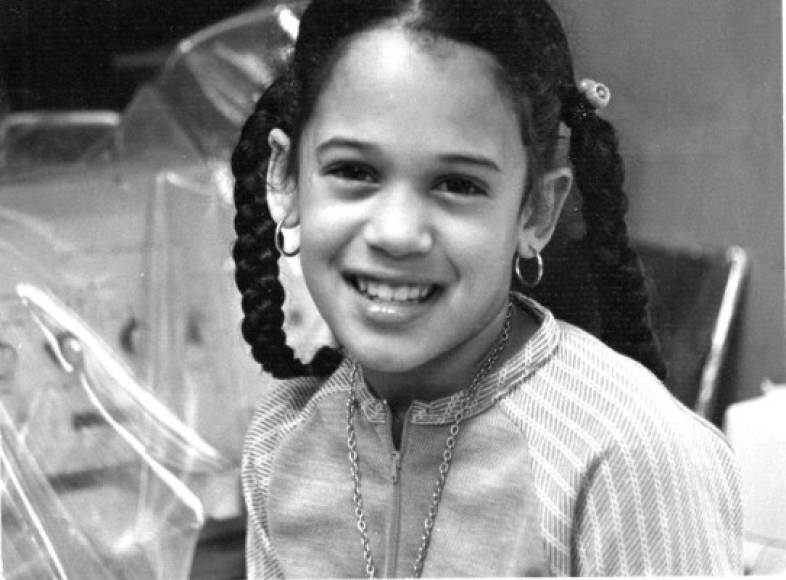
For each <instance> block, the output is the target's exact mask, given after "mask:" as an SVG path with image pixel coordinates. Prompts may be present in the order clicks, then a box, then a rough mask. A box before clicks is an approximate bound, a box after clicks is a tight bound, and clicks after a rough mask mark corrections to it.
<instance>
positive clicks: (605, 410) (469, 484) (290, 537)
mask: <svg viewBox="0 0 786 580" xmlns="http://www.w3.org/2000/svg"><path fill="white" fill-rule="evenodd" d="M518 300H519V305H520V306H521V307H524V308H529V309H530V310H531V311H533V312H534V313H535V315H536V316H537V317H538V318H540V319H541V325H540V328H539V330H538V331H537V332H536V334H535V335H534V336H533V337H532V338H531V339H530V340H529V341H528V342H527V343H526V345H525V346H524V347H523V348H522V349H521V351H520V352H518V353H516V354H515V355H514V356H512V357H511V358H509V359H508V360H507V361H506V362H505V364H504V365H502V366H501V367H500V368H499V369H497V370H496V371H495V372H493V373H491V374H490V375H488V376H487V377H486V378H485V379H484V380H483V381H482V383H481V385H480V389H479V391H478V397H477V400H476V402H475V404H474V405H473V406H472V408H471V410H470V412H469V416H468V418H467V419H466V420H465V422H464V423H463V425H462V430H461V433H460V435H459V439H458V444H457V446H456V450H455V455H454V459H453V463H452V466H451V468H450V472H449V476H448V480H447V484H446V486H445V489H444V492H443V496H442V501H441V502H440V505H439V512H438V515H437V518H436V525H435V528H434V532H433V535H432V538H431V545H430V547H429V550H428V555H427V557H426V560H425V566H424V568H423V576H426V577H427V576H432V577H434V576H453V577H456V576H486V577H487V576H526V575H535V574H537V575H543V574H554V575H563V576H565V575H573V576H580V575H601V576H613V575H645V574H646V575H650V574H663V575H684V574H700V575H714V574H725V575H728V574H741V573H742V564H741V525H742V522H741V513H740V495H739V494H740V491H739V483H738V477H737V472H736V466H735V462H734V458H733V456H732V452H731V450H730V448H729V447H728V445H727V444H726V442H725V440H724V439H723V436H722V435H721V434H720V433H719V432H718V431H717V430H715V429H714V428H713V427H712V426H711V425H709V424H708V423H707V422H705V421H703V420H702V419H700V418H699V417H698V416H696V415H694V414H693V413H692V412H691V411H689V410H688V409H686V408H684V407H683V406H682V405H681V404H680V403H679V402H677V401H676V399H674V398H673V397H672V396H671V395H670V394H669V393H668V392H667V391H666V389H665V387H664V386H663V385H662V384H661V383H660V382H659V381H658V380H657V379H656V378H655V377H654V376H653V375H652V374H651V373H650V372H649V371H648V370H646V369H645V368H644V367H642V366H641V365H639V364H638V363H636V362H634V361H632V360H630V359H628V358H626V357H624V356H621V355H619V354H617V353H616V352H614V351H612V350H611V349H609V348H608V347H606V346H605V345H603V344H602V343H601V342H599V341H598V340H596V339H595V338H593V337H592V336H590V335H589V334H587V333H585V332H584V331H582V330H580V329H578V328H576V327H573V326H571V325H568V324H565V323H562V322H558V321H556V320H555V319H554V318H553V316H552V315H551V313H550V312H548V311H547V310H545V309H543V308H542V307H541V306H539V305H538V304H537V303H535V302H533V301H531V300H528V299H524V298H519V299H518ZM350 378H351V371H350V364H349V363H348V362H347V361H345V362H344V363H343V364H342V365H341V367H339V369H338V370H337V371H336V372H335V373H334V374H333V375H332V376H331V377H330V378H328V379H327V380H316V379H298V380H291V381H285V382H281V383H280V384H279V385H278V388H277V389H276V390H275V392H274V393H273V394H272V396H271V397H270V398H269V399H268V400H267V401H265V402H264V403H262V404H261V405H260V407H259V408H258V410H257V412H256V415H255V417H254V420H253V422H252V425H251V428H250V430H249V433H248V436H247V440H246V445H245V449H244V457H243V486H244V493H245V498H246V502H247V507H248V512H249V519H248V537H247V565H248V574H249V578H252V579H255V578H269V577H303V576H308V577H315V576H318V577H362V576H365V575H366V574H365V572H364V569H365V563H364V560H363V549H362V546H361V541H360V534H359V532H358V530H357V528H356V518H355V514H354V504H353V500H352V489H353V485H352V477H351V473H350V463H349V459H348V457H347V451H348V450H347V429H346V423H347V419H346V413H347V410H346V409H347V398H348V393H349V389H350ZM358 399H359V401H360V410H359V412H357V413H355V428H356V432H357V441H358V453H359V457H360V459H359V462H360V473H361V492H362V496H363V502H364V509H365V511H366V517H367V521H368V535H369V537H370V541H371V553H372V555H373V558H374V562H375V565H376V569H377V576H378V577H381V576H409V575H411V574H412V563H413V561H414V559H415V556H416V554H417V547H418V545H419V543H420V538H421V536H422V533H423V522H424V519H425V517H426V512H427V510H428V506H429V503H430V500H431V494H432V490H433V487H434V482H435V481H436V479H437V470H438V468H439V464H440V462H441V461H442V450H443V447H444V444H445V439H446V437H447V431H448V427H449V425H450V423H451V422H452V419H453V413H454V406H455V404H456V403H457V400H458V395H453V396H452V397H447V398H444V399H440V400H437V401H433V402H431V403H423V402H417V401H416V402H414V403H413V404H412V405H411V407H410V409H409V411H408V412H407V417H406V421H405V425H404V427H403V432H402V441H401V446H400V449H399V450H396V449H395V448H394V446H393V443H392V437H391V424H390V421H391V413H390V410H389V409H388V408H387V406H386V405H385V404H384V403H383V402H382V401H379V400H377V399H376V398H375V397H374V396H373V395H372V394H371V393H370V392H369V390H368V389H367V387H366V386H365V384H362V381H361V384H360V385H359V390H358Z"/></svg>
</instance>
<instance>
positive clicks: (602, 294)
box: [565, 112, 666, 379]
mask: <svg viewBox="0 0 786 580" xmlns="http://www.w3.org/2000/svg"><path fill="white" fill-rule="evenodd" d="M565 117H566V121H568V122H570V121H572V120H573V119H570V116H569V115H566V116H565ZM570 124H571V125H573V126H572V127H571V129H572V131H571V139H570V153H569V155H570V160H571V162H572V163H573V167H574V171H575V175H576V183H577V185H578V188H579V190H580V191H581V194H582V198H583V200H584V201H583V207H584V219H585V222H586V227H587V233H586V242H587V246H588V248H587V256H588V258H589V262H590V267H591V270H592V274H593V278H594V280H595V285H596V287H597V294H598V295H597V299H598V310H599V314H600V320H601V331H600V332H601V339H602V340H603V341H604V342H606V343H607V344H608V345H609V346H611V347H612V348H614V349H616V350H617V351H619V352H621V353H622V354H625V355H627V356H630V357H632V358H634V359H636V360H638V361H639V362H641V363H642V364H643V365H645V366H646V367H648V368H649V369H650V370H651V371H652V372H653V373H655V375H657V376H658V377H659V378H661V379H663V378H664V377H665V376H666V367H665V364H664V362H663V359H662V358H661V353H660V346H659V344H658V342H657V339H656V338H655V335H654V334H653V332H652V328H651V325H650V316H649V309H648V300H649V296H648V291H647V286H646V279H645V277H644V273H643V270H642V266H641V262H640V260H639V258H638V255H637V254H636V252H635V251H634V250H633V248H632V247H631V246H630V244H629V239H628V231H627V227H626V225H625V221H624V217H625V213H626V212H627V209H628V198H627V196H626V195H625V192H624V191H623V189H622V183H623V180H624V169H623V163H622V159H621V157H620V155H619V152H618V143H617V137H616V134H615V132H614V128H613V127H612V126H611V124H610V123H608V122H607V121H605V120H603V119H601V118H600V117H598V116H597V115H595V114H594V112H593V113H591V114H589V115H585V116H584V118H582V119H581V122H578V123H572V122H570Z"/></svg>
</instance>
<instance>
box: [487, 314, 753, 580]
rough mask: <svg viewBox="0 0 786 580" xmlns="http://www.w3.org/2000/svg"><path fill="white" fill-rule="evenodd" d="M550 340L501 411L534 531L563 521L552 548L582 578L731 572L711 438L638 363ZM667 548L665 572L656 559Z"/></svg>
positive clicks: (728, 484)
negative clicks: (534, 512) (538, 514)
mask: <svg viewBox="0 0 786 580" xmlns="http://www.w3.org/2000/svg"><path fill="white" fill-rule="evenodd" d="M557 334H558V339H557V340H556V346H555V347H554V348H553V350H552V351H551V352H550V355H549V357H548V358H547V359H545V360H544V361H543V362H542V363H541V364H540V365H539V366H538V367H537V369H536V370H535V371H534V372H532V373H531V374H530V375H528V376H526V377H519V381H520V384H518V385H517V386H516V388H515V389H514V390H512V391H511V393H510V396H509V397H508V398H507V399H506V400H504V401H503V402H502V405H503V407H506V408H507V411H508V415H509V416H511V417H515V418H516V420H517V422H518V423H519V428H520V429H521V431H522V433H523V434H524V435H525V437H526V439H527V442H528V445H529V448H530V455H531V457H532V463H533V470H534V474H535V481H536V486H537V489H538V490H539V496H540V497H541V499H542V500H543V502H544V505H545V506H547V507H544V510H545V511H546V512H547V515H548V517H545V519H544V522H545V523H544V524H543V525H545V526H546V527H548V526H550V525H551V524H549V522H551V521H552V520H553V519H554V517H553V516H554V514H555V513H556V514H557V517H558V518H562V521H565V522H572V523H570V524H569V525H567V527H566V528H564V529H563V527H560V526H559V525H557V524H554V526H553V527H554V528H555V529H553V530H551V531H550V533H551V534H552V535H553V536H554V537H556V538H560V539H561V540H562V544H559V542H557V544H558V545H561V546H563V549H565V550H569V549H570V548H569V546H570V545H571V542H573V545H576V546H578V547H579V548H580V549H581V550H582V551H583V552H582V558H583V560H582V561H584V560H586V561H585V562H584V563H585V564H587V562H590V563H591V564H592V565H589V564H587V567H586V568H582V569H584V570H585V571H587V570H594V571H595V573H597V574H600V575H614V573H617V572H619V571H620V570H622V571H626V574H634V573H635V572H642V573H645V572H647V571H648V572H650V573H652V572H653V571H657V570H671V571H675V572H674V573H677V572H676V571H678V572H679V573H688V572H690V573H702V572H704V573H711V572H712V571H715V572H718V571H721V572H722V571H733V570H736V569H737V562H738V559H739V538H740V529H741V515H740V510H739V505H740V497H739V493H740V490H739V479H738V473H737V467H736V463H735V459H734V456H733V453H732V451H731V449H730V447H729V445H728V444H727V442H726V440H725V438H724V437H723V435H722V434H721V433H720V431H718V430H717V429H716V428H715V427H714V426H712V425H711V424H710V423H708V422H707V421H704V420H703V419H701V418H700V417H699V416H698V415H696V414H695V413H693V412H692V411H691V410H689V409H687V408H686V407H684V406H683V405H682V404H681V403H680V402H679V401H677V399H676V398H674V397H673V396H672V395H671V394H670V393H669V392H668V390H667V389H666V387H665V386H664V385H663V383H662V382H661V381H659V380H658V379H657V377H655V376H654V375H653V374H652V373H651V372H650V371H649V370H648V369H646V368H645V367H644V366H642V365H641V364H639V363H638V362H636V361H634V360H632V359H630V358H628V357H625V356H623V355H620V354H618V353H616V352H615V351H613V350H612V349H610V348H609V347H607V346H606V345H605V344H603V343H602V342H600V341H599V340H597V339H596V338H594V337H593V336H591V335H589V334H588V333H586V332H584V331H582V330H581V329H579V328H576V327H574V326H571V325H569V324H566V323H564V322H558V323H557ZM563 505H566V506H570V507H569V508H565V509H566V510H567V511H564V512H563V509H562V508H561V507H560V506H563ZM549 506H550V507H549ZM549 510H550V511H549ZM552 512H553V513H552ZM574 518H576V519H575V520H574ZM554 521H557V520H554ZM571 530H572V531H571ZM574 534H576V535H574ZM571 537H572V538H573V540H571V539H570V538H571ZM615 538H616V539H615ZM626 538H627V539H629V540H630V541H628V540H625V539H626ZM675 539H676V540H677V541H676V543H675ZM607 540H608V541H609V542H611V543H610V544H609V545H614V546H616V548H615V551H614V552H607V551H606V550H605V548H604V546H605V545H606V541H607ZM612 540H613V541H612ZM682 540H686V541H687V540H690V542H691V547H690V548H685V547H679V546H677V544H681V545H683V546H685V545H687V544H685V542H682ZM674 546H677V547H675V550H676V551H675V552H674V553H673V554H671V553H670V554H669V556H668V558H667V560H668V562H667V563H664V562H658V561H657V560H658V558H657V556H656V555H655V554H658V553H660V554H665V553H666V552H667V551H668V550H671V548H672V547H674ZM667 548H668V549H667ZM558 551H559V550H558ZM691 551H693V552H695V553H702V552H703V553H706V554H708V556H707V557H706V558H704V559H702V560H701V561H699V560H697V559H696V558H692V557H691V555H690V552H691ZM612 554H616V555H614V557H613V558H611V560H609V559H608V558H609V557H611V556H610V555H612ZM617 557H619V558H620V560H616V559H615V558H617ZM667 564H668V565H667ZM582 566H583V565H582ZM612 571H613V573H612ZM567 572H568V571H566V573H567Z"/></svg>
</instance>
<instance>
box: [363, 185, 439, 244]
mask: <svg viewBox="0 0 786 580" xmlns="http://www.w3.org/2000/svg"><path fill="white" fill-rule="evenodd" d="M376 197H377V199H376V200H375V201H376V203H374V204H373V206H372V209H371V211H372V215H371V216H370V217H369V219H368V221H367V222H366V227H365V229H364V237H365V240H366V243H368V244H369V246H371V247H373V248H376V249H378V250H380V251H382V252H385V253H386V254H388V255H390V256H392V257H395V258H403V257H406V256H410V255H418V254H426V253H428V252H429V251H430V250H431V248H432V246H433V243H434V238H433V232H432V229H431V223H430V222H431V215H430V211H429V207H428V201H427V200H426V199H424V196H423V195H422V194H421V193H420V192H418V191H417V190H416V189H415V188H413V187H411V186H408V185H398V186H395V187H393V186H391V187H389V188H386V189H385V190H382V191H379V192H377V194H376Z"/></svg>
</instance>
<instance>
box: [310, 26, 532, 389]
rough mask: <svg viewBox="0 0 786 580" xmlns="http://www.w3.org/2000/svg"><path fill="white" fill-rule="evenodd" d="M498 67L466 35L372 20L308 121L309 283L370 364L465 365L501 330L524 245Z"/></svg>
mask: <svg viewBox="0 0 786 580" xmlns="http://www.w3.org/2000/svg"><path fill="white" fill-rule="evenodd" d="M493 67H494V60H493V58H492V57H491V56H490V55H488V54H486V53H485V52H483V51H480V50H478V49H475V48H473V47H470V46H467V45H463V44H458V43H454V42H451V41H447V40H435V39H423V38H420V37H417V36H413V35H412V33H411V32H406V31H402V30H400V29H398V28H381V29H376V30H373V31H371V32H368V33H366V34H364V35H362V36H360V37H358V38H356V39H355V40H353V41H352V43H351V44H350V45H349V47H348V49H347V51H346V53H345V54H344V55H343V56H342V57H341V58H340V60H339V62H338V63H337V64H336V65H335V68H334V69H333V71H332V73H331V76H330V79H329V80H328V81H327V83H326V85H325V87H324V88H323V91H322V93H321V95H320V97H319V99H318V101H317V104H316V107H315V110H314V113H313V115H312V117H311V118H310V119H309V121H308V123H307V125H306V127H305V129H304V132H303V134H302V139H301V145H300V152H299V160H298V163H299V166H298V180H297V203H296V210H297V218H298V219H299V222H300V226H301V253H300V256H301V260H302V264H303V272H304V276H305V280H306V284H307V285H308V288H309V291H310V292H311V294H312V296H313V298H314V300H315V303H316V304H317V306H318V308H319V310H320V312H321V313H322V315H323V316H324V318H325V320H326V321H327V323H328V325H329V326H330V328H331V330H332V331H333V333H334V334H335V336H336V338H337V339H338V341H339V343H340V344H341V345H343V346H344V347H345V349H346V350H347V351H348V352H349V353H350V354H351V355H352V356H353V357H355V358H356V359H358V360H359V361H360V362H361V364H362V365H363V366H364V368H366V369H367V372H369V373H377V376H380V375H381V374H389V375H391V376H393V375H396V376H399V377H400V376H402V375H405V376H411V377H412V378H413V379H414V380H416V381H418V382H424V379H426V381H425V382H428V381H427V379H428V375H429V373H430V374H432V375H435V376H436V375H438V374H439V373H440V372H444V371H445V370H446V369H447V368H456V366H457V365H458V367H460V366H461V365H465V366H469V368H471V367H472V366H473V365H474V364H475V363H477V361H478V360H479V359H480V358H482V356H483V354H484V353H485V352H486V351H487V350H488V348H489V347H490V346H491V345H492V344H493V343H494V342H495V341H496V337H497V336H498V333H499V331H500V327H501V321H502V318H503V317H504V311H505V304H506V303H507V299H508V292H509V288H510V277H511V265H512V259H513V257H514V254H515V252H516V249H517V247H519V248H520V249H522V250H523V252H524V255H531V254H527V252H528V249H529V246H531V245H533V244H531V243H530V242H531V240H530V238H531V237H532V230H533V227H534V226H533V225H532V224H531V223H530V221H531V220H529V216H530V215H531V213H532V212H531V211H530V209H529V206H528V204H523V199H524V192H525V183H526V173H527V167H526V155H525V149H524V146H523V143H522V139H521V136H520V129H519V119H518V117H517V115H516V114H515V112H514V109H513V106H512V104H511V102H510V101H509V98H508V97H507V95H506V94H505V92H504V90H502V89H501V86H500V84H499V81H498V80H496V79H495V77H494V68H493ZM535 247H539V246H537V245H536V246H535ZM461 386H463V385H461ZM421 396H423V398H428V393H421Z"/></svg>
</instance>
